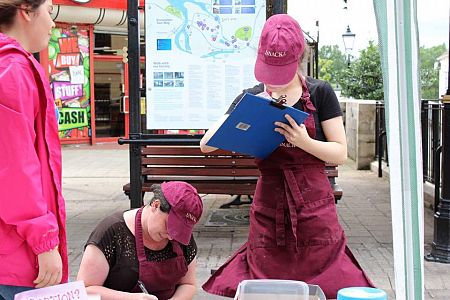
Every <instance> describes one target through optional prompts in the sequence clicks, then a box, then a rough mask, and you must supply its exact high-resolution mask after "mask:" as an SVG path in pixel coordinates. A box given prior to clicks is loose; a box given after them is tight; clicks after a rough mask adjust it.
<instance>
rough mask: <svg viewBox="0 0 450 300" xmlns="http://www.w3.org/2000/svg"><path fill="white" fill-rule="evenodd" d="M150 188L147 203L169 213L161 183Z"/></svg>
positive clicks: (167, 202) (168, 204) (169, 207)
mask: <svg viewBox="0 0 450 300" xmlns="http://www.w3.org/2000/svg"><path fill="white" fill-rule="evenodd" d="M0 1H1V0H0ZM150 190H151V191H152V192H153V198H152V199H151V200H150V202H149V203H148V205H150V204H152V203H153V202H155V200H159V202H160V206H159V209H160V210H161V211H162V212H165V213H169V211H170V209H171V208H172V207H171V206H170V203H169V201H167V199H166V197H165V196H164V193H163V191H162V188H161V185H160V184H156V183H155V184H152V186H151V187H150Z"/></svg>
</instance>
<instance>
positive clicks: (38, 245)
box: [0, 0, 68, 300]
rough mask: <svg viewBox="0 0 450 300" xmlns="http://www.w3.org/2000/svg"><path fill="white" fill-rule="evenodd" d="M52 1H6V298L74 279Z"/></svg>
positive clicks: (0, 216)
mask: <svg viewBox="0 0 450 300" xmlns="http://www.w3.org/2000/svg"><path fill="white" fill-rule="evenodd" d="M51 11H52V2H51V0H0V126H1V127H2V128H3V129H2V131H1V133H0V149H1V155H0V195H1V196H0V266H1V267H0V300H12V299H13V298H14V295H15V294H16V293H19V292H22V291H25V290H28V289H32V288H34V287H36V288H40V287H45V286H50V285H54V284H58V283H60V282H66V281H67V277H68V276H67V275H68V272H67V269H68V268H67V265H68V264H67V246H66V233H65V219H66V213H65V205H64V199H63V197H62V195H61V147H60V143H59V137H58V124H57V120H56V115H55V104H54V99H53V96H52V93H51V90H50V85H49V83H48V80H47V76H46V75H45V72H44V70H43V68H42V67H41V65H40V64H39V63H38V62H37V61H36V60H35V59H34V57H33V55H32V54H31V53H35V52H39V51H41V50H43V49H45V48H46V47H47V45H48V42H49V39H50V35H51V30H52V28H53V27H54V26H55V24H54V23H53V21H52V18H51V16H50V13H51Z"/></svg>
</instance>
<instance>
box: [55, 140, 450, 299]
mask: <svg viewBox="0 0 450 300" xmlns="http://www.w3.org/2000/svg"><path fill="white" fill-rule="evenodd" d="M338 170H339V177H338V178H337V182H338V183H339V185H340V186H341V187H342V189H343V191H344V196H343V198H342V199H341V200H340V202H339V203H338V205H337V207H338V213H339V218H340V222H341V225H342V227H343V228H344V230H345V232H346V235H347V237H348V245H349V247H350V249H351V250H352V251H353V253H354V254H355V256H356V258H357V259H358V261H359V262H360V264H361V266H362V268H363V269H364V270H365V271H366V272H367V274H368V276H369V277H370V278H371V279H372V281H373V282H374V283H375V285H376V286H377V287H378V288H381V289H383V290H385V291H386V292H387V293H388V296H389V299H395V292H394V289H395V284H394V263H393V250H392V232H391V211H390V196H389V181H388V180H387V179H386V178H378V177H377V175H376V174H375V173H373V172H371V171H370V170H367V171H357V170H355V163H354V162H353V161H351V160H348V161H347V163H346V164H345V165H342V166H340V167H339V169H338ZM128 182H129V151H128V147H127V146H119V145H117V144H114V143H111V144H98V145H94V146H90V145H64V146H63V194H64V197H65V199H66V207H67V234H68V247H69V264H70V265H69V268H70V269H69V271H70V280H75V279H76V274H77V272H78V268H79V264H80V260H81V256H82V253H83V247H84V244H85V242H86V240H87V238H88V237H89V234H90V232H91V231H92V230H93V229H94V227H95V226H96V225H97V223H98V222H99V221H100V220H101V219H103V218H104V217H105V216H108V215H110V214H112V213H113V212H116V211H123V210H126V209H128V208H129V206H130V203H129V200H128V198H127V197H126V196H125V195H124V194H123V192H122V186H123V185H124V184H125V183H128ZM202 197H203V199H204V209H205V211H204V213H203V216H202V219H201V220H200V222H199V223H198V224H197V226H196V229H195V232H194V235H195V238H196V241H197V245H198V249H199V252H198V258H197V259H198V263H197V285H198V293H197V295H196V296H195V297H194V299H196V300H203V299H212V300H214V299H229V298H224V297H218V296H213V295H209V294H207V293H205V292H204V291H203V290H202V289H201V284H202V283H203V282H205V281H206V280H207V278H208V277H209V275H210V270H211V269H217V268H218V267H219V266H220V265H221V264H222V263H223V262H224V261H225V260H226V259H227V258H228V257H229V256H230V255H231V254H233V252H234V251H235V250H236V249H237V248H239V246H241V245H242V244H243V243H244V242H245V241H246V239H247V234H248V226H242V225H239V226H222V227H210V226H205V223H206V222H207V218H208V216H209V214H210V212H212V211H213V210H215V209H217V208H218V207H219V206H220V205H221V204H223V203H225V202H227V201H229V200H230V197H229V196H226V195H202ZM146 199H148V198H147V196H146ZM146 199H144V200H146ZM241 209H242V210H245V209H247V210H248V207H243V208H241ZM424 215H425V221H424V224H425V230H424V232H425V237H424V238H425V251H424V253H425V254H426V253H429V251H430V249H431V247H430V244H431V242H432V240H433V212H432V211H431V210H429V209H425V214H424ZM424 274H425V275H424V277H425V280H424V284H425V299H437V300H444V299H445V300H448V299H450V264H441V263H433V262H427V261H425V262H424ZM399 300H400V299H399Z"/></svg>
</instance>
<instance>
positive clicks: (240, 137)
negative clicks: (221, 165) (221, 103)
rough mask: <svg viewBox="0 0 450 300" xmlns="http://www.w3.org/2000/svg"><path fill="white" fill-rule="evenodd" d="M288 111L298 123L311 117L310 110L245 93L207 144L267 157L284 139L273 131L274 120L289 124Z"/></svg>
mask: <svg viewBox="0 0 450 300" xmlns="http://www.w3.org/2000/svg"><path fill="white" fill-rule="evenodd" d="M286 114H288V115H290V116H291V117H292V118H293V119H294V120H295V121H296V122H297V124H301V123H303V121H304V120H305V119H306V118H307V117H308V114H307V113H305V112H303V111H301V110H298V109H296V108H293V107H290V106H286V105H283V104H279V103H277V102H275V101H274V100H272V99H267V98H265V97H260V96H255V95H252V94H249V93H245V94H244V96H243V97H242V99H241V100H240V102H239V103H238V104H237V105H236V107H235V109H234V110H233V111H232V112H231V114H230V115H229V116H228V118H227V119H226V120H225V122H224V123H223V124H222V125H221V126H220V127H219V128H218V129H217V131H216V132H215V133H214V135H213V136H212V137H211V138H210V140H209V141H208V142H207V143H206V144H207V145H208V146H212V147H216V148H220V149H224V150H228V151H235V152H239V153H242V154H247V155H252V156H255V157H258V158H263V159H264V158H266V157H267V156H269V155H270V154H271V153H272V152H273V151H274V150H275V149H276V148H277V147H278V146H279V145H280V144H281V143H282V142H283V141H284V140H285V138H284V136H283V135H282V134H280V133H278V132H276V131H275V130H274V129H275V128H276V126H275V124H274V123H275V122H277V121H278V122H283V123H288V121H287V120H286V118H285V117H284V116H285V115H286Z"/></svg>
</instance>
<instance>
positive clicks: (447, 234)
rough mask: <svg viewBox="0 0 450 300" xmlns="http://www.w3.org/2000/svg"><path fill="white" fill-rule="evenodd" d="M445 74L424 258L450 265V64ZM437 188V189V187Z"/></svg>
mask: <svg viewBox="0 0 450 300" xmlns="http://www.w3.org/2000/svg"><path fill="white" fill-rule="evenodd" d="M449 41H450V22H449ZM447 72H448V75H447V92H446V94H445V95H443V97H442V102H443V104H444V110H443V111H442V190H441V196H440V199H439V204H438V206H437V208H436V213H435V214H434V237H433V243H432V244H431V252H430V253H429V254H428V255H426V256H425V259H426V260H428V261H436V262H441V263H450V169H449V168H448V165H449V164H450V64H449V65H448V70H447ZM446 166H447V167H446ZM439 167H440V166H439ZM437 188H438V189H439V186H438V187H437Z"/></svg>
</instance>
